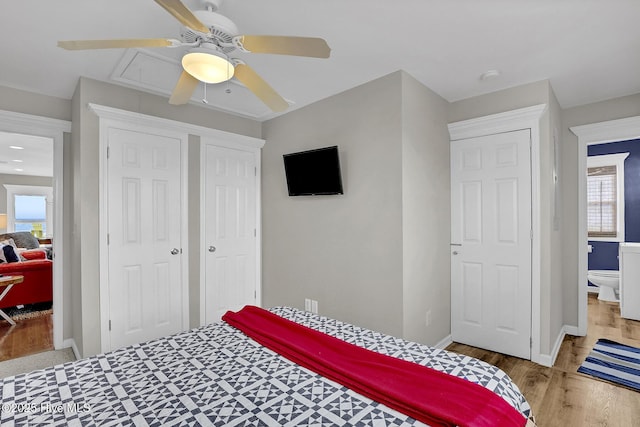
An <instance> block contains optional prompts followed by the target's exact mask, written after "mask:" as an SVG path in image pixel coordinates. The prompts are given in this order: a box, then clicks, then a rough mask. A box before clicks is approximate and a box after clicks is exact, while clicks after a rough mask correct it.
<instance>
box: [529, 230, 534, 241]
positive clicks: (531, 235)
mask: <svg viewBox="0 0 640 427" xmlns="http://www.w3.org/2000/svg"><path fill="white" fill-rule="evenodd" d="M529 239H531V240H533V230H529Z"/></svg>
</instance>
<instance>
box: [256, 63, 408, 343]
mask: <svg viewBox="0 0 640 427" xmlns="http://www.w3.org/2000/svg"><path fill="white" fill-rule="evenodd" d="M401 96H402V92H401V74H400V73H395V74H391V75H389V76H386V77H382V78H380V79H378V80H375V81H373V82H370V83H367V84H365V85H362V86H359V87H356V88H354V89H351V90H349V91H346V92H343V93H340V94H338V95H335V96H332V97H330V98H328V99H324V100H322V101H319V102H317V103H315V104H312V105H309V106H307V107H305V108H301V109H299V110H296V111H293V112H291V113H289V114H285V115H284V116H281V117H278V118H275V119H272V120H269V121H267V122H265V123H264V126H263V138H264V139H266V141H267V142H266V144H265V146H264V148H263V150H262V232H263V240H262V241H263V249H262V257H263V263H262V268H263V271H262V286H263V304H264V305H265V306H267V307H271V306H277V305H289V306H293V307H298V308H304V299H305V298H311V299H315V300H317V301H318V306H319V312H320V314H323V315H327V316H330V317H334V318H338V319H341V320H344V321H347V322H351V323H355V324H358V325H362V326H365V327H369V328H372V329H374V330H378V331H382V332H385V333H389V334H394V335H402V303H403V301H402V152H401V143H402V135H401V132H402V129H401V127H402V121H401V116H400V114H401ZM330 145H338V147H339V153H340V161H341V167H342V177H343V185H344V193H345V194H344V195H338V196H302V197H289V196H288V194H287V184H286V180H285V176H284V167H283V160H282V155H283V154H286V153H291V152H296V151H303V150H307V149H313V148H319V147H324V146H330Z"/></svg>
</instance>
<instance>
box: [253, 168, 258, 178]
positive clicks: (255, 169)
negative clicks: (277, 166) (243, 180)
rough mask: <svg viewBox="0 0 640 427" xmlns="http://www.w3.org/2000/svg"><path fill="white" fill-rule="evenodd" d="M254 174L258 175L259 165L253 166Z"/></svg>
mask: <svg viewBox="0 0 640 427" xmlns="http://www.w3.org/2000/svg"><path fill="white" fill-rule="evenodd" d="M253 176H258V167H257V166H254V168H253Z"/></svg>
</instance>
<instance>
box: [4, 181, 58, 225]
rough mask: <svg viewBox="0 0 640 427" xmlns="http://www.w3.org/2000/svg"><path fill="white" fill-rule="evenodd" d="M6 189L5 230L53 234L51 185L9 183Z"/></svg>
mask: <svg viewBox="0 0 640 427" xmlns="http://www.w3.org/2000/svg"><path fill="white" fill-rule="evenodd" d="M4 187H5V188H6V189H7V231H28V232H30V233H32V234H33V235H35V236H36V237H52V236H53V221H52V219H53V218H52V212H53V187H44V186H35V185H10V184H5V185H4Z"/></svg>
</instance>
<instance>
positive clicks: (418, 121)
mask: <svg viewBox="0 0 640 427" xmlns="http://www.w3.org/2000/svg"><path fill="white" fill-rule="evenodd" d="M448 106H449V103H448V102H447V101H445V100H444V99H442V98H441V97H440V96H439V95H437V94H435V93H434V92H432V91H431V90H430V89H428V88H427V87H425V86H424V85H423V84H422V83H420V82H418V81H417V80H415V79H414V78H413V77H411V76H410V75H409V74H406V73H403V74H402V243H403V246H402V252H403V257H402V262H403V297H404V298H403V306H404V310H403V330H404V334H403V336H404V338H406V339H408V340H411V341H418V342H423V343H428V344H432V345H433V344H436V343H438V342H439V341H440V340H442V339H443V338H444V337H446V336H448V335H449V334H450V333H451V286H450V284H451V269H450V268H449V259H450V255H449V243H450V239H451V237H450V236H451V230H450V226H449V224H450V222H451V214H450V205H451V200H450V191H449V189H450V188H451V184H450V176H451V172H450V160H449V152H450V150H449V130H448V129H447V117H446V115H447V108H448ZM427 311H430V312H431V320H432V322H431V324H430V325H429V326H428V327H427V326H426V316H427Z"/></svg>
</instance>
